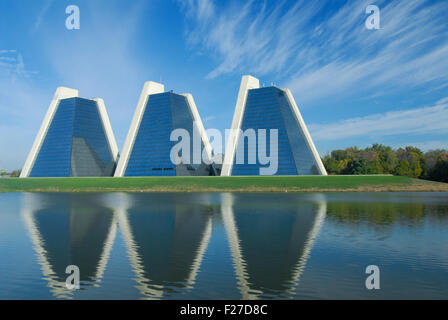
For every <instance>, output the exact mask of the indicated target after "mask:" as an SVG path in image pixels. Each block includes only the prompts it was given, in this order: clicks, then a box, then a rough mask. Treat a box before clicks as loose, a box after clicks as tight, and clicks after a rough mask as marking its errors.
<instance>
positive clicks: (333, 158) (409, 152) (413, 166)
mask: <svg viewBox="0 0 448 320" xmlns="http://www.w3.org/2000/svg"><path fill="white" fill-rule="evenodd" d="M322 161H323V163H324V166H325V168H326V169H327V172H328V174H394V175H398V176H408V177H411V178H419V179H426V180H433V181H440V182H448V151H447V150H444V149H437V150H431V151H428V152H423V151H421V150H420V149H419V148H416V147H411V146H407V147H405V148H399V149H395V150H394V149H393V148H391V147H388V146H385V145H382V144H373V145H372V146H371V147H367V148H365V149H359V148H357V147H350V148H347V149H345V150H334V151H332V152H331V153H330V154H326V155H325V156H324V157H323V159H322Z"/></svg>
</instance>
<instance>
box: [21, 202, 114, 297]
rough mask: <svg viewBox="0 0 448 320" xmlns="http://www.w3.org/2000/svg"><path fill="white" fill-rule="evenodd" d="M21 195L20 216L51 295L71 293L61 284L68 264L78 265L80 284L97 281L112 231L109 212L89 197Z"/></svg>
mask: <svg viewBox="0 0 448 320" xmlns="http://www.w3.org/2000/svg"><path fill="white" fill-rule="evenodd" d="M24 197H25V199H24V200H25V201H24V209H23V212H22V215H23V219H24V221H25V225H26V227H27V229H28V231H29V234H30V236H31V240H32V242H33V245H34V249H35V251H36V253H37V255H38V260H39V263H40V264H41V266H42V271H43V273H44V276H45V278H46V279H47V280H48V283H49V287H50V288H51V291H52V293H53V294H54V296H55V297H57V298H64V297H65V298H66V297H69V296H70V294H71V293H72V291H70V290H68V289H66V287H65V280H66V278H67V277H68V274H66V273H65V270H66V267H67V266H69V265H76V266H78V267H79V269H80V280H81V283H83V282H84V283H83V285H89V284H86V283H85V282H97V281H98V280H100V279H101V278H102V275H103V272H104V270H105V267H106V264H107V260H108V258H109V253H110V250H111V248H112V244H113V241H114V239H115V234H116V219H115V216H114V213H113V211H112V210H111V209H109V208H107V207H105V206H103V205H102V204H100V203H98V202H96V201H95V199H94V197H91V196H79V195H77V196H75V198H76V199H75V198H73V196H71V195H64V194H56V195H51V194H25V195H24ZM80 197H83V199H78V198H80ZM95 197H98V195H95ZM92 201H94V202H95V203H92ZM46 204H47V205H46Z"/></svg>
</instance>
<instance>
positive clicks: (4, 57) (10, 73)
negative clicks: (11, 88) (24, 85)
mask: <svg viewBox="0 0 448 320" xmlns="http://www.w3.org/2000/svg"><path fill="white" fill-rule="evenodd" d="M35 74H37V72H36V71H31V70H28V69H27V68H25V63H24V61H23V57H22V54H21V53H17V50H0V77H6V78H9V80H10V81H12V82H15V81H16V80H17V78H29V77H30V76H32V75H35Z"/></svg>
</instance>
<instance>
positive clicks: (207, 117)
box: [204, 116, 216, 123]
mask: <svg viewBox="0 0 448 320" xmlns="http://www.w3.org/2000/svg"><path fill="white" fill-rule="evenodd" d="M215 119H216V117H215V116H206V117H205V118H204V123H207V122H210V121H212V120H215Z"/></svg>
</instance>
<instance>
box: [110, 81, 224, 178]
mask: <svg viewBox="0 0 448 320" xmlns="http://www.w3.org/2000/svg"><path fill="white" fill-rule="evenodd" d="M176 129H183V130H185V132H187V133H188V137H189V140H190V141H187V142H188V144H189V145H190V150H189V151H190V152H189V154H190V156H189V157H187V156H186V155H182V156H183V157H184V158H185V159H186V160H188V161H182V163H176V162H175V161H173V160H172V158H171V151H172V148H173V147H174V146H175V145H176V144H177V142H178V141H175V140H172V139H171V134H172V133H173V131H174V130H176ZM195 138H196V139H195ZM195 146H198V148H196V149H195ZM199 148H200V150H199ZM194 149H195V150H194ZM195 152H196V156H199V158H200V159H199V161H195V160H197V158H195V159H193V156H194V153H195ZM202 154H205V155H206V157H205V158H206V161H205V162H204V161H202V160H203V159H204V158H203V157H202ZM209 159H211V147H210V143H209V140H208V137H207V135H206V133H205V129H204V126H203V125H202V121H201V119H200V117H199V113H198V111H197V108H196V104H195V103H194V100H193V97H192V95H191V94H188V93H185V94H176V93H173V92H171V91H170V92H165V91H164V85H163V84H160V83H157V82H152V81H148V82H146V83H145V84H144V87H143V90H142V93H141V95H140V98H139V101H138V104H137V109H136V111H135V113H134V117H133V119H132V123H131V127H130V129H129V132H128V135H127V138H126V142H125V144H124V147H123V151H122V154H121V156H120V160H119V162H118V165H117V170H116V172H115V176H116V177H125V176H127V177H129V176H209V175H215V170H214V168H213V167H212V166H211V165H210V162H211V161H209Z"/></svg>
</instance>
